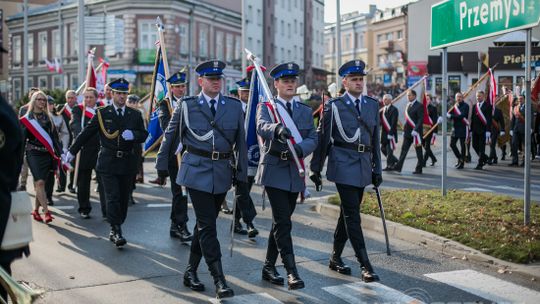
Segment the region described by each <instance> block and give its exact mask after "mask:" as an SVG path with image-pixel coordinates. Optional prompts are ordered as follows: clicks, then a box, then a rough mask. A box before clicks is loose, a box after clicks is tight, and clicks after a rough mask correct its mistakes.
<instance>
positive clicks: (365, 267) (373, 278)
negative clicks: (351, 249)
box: [357, 249, 380, 283]
mask: <svg viewBox="0 0 540 304" xmlns="http://www.w3.org/2000/svg"><path fill="white" fill-rule="evenodd" d="M357 258H358V262H359V263H360V266H361V267H362V281H364V282H366V283H369V282H377V281H379V280H380V279H379V276H378V275H377V274H376V273H375V271H373V267H371V263H370V262H369V258H368V254H367V251H366V249H361V250H360V252H359V253H358V257H357Z"/></svg>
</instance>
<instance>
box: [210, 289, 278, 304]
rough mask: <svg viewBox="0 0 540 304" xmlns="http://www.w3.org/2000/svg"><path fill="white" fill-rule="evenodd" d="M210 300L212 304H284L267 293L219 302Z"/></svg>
mask: <svg viewBox="0 0 540 304" xmlns="http://www.w3.org/2000/svg"><path fill="white" fill-rule="evenodd" d="M209 300H210V303H213V304H220V303H223V304H225V303H227V304H282V303H283V302H281V301H279V300H278V299H276V298H274V297H272V296H271V295H269V294H267V293H265V292H263V293H253V294H246V295H241V296H235V297H232V298H227V299H222V300H218V299H209Z"/></svg>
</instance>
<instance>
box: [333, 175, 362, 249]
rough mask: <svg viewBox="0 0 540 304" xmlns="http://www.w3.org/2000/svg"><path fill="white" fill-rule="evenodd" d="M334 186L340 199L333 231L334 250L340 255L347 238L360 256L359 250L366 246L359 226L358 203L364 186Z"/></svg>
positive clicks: (360, 200)
mask: <svg viewBox="0 0 540 304" xmlns="http://www.w3.org/2000/svg"><path fill="white" fill-rule="evenodd" d="M336 188H337V190H338V193H339V198H340V200H341V205H340V209H341V213H340V214H339V219H338V222H337V226H336V231H335V232H334V251H335V252H336V253H337V254H338V255H341V252H342V251H343V248H344V247H345V243H346V242H347V240H349V241H350V242H351V245H352V247H353V249H354V252H355V254H356V256H357V257H360V250H361V249H365V248H366V244H365V242H364V234H363V233H362V227H361V226H360V204H361V202H362V197H363V196H364V188H363V187H362V188H359V187H354V186H350V185H344V184H336Z"/></svg>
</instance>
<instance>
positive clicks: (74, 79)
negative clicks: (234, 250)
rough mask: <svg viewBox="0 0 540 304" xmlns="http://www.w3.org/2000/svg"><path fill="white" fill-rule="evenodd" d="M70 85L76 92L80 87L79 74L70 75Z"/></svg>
mask: <svg viewBox="0 0 540 304" xmlns="http://www.w3.org/2000/svg"><path fill="white" fill-rule="evenodd" d="M69 84H70V87H71V88H72V89H74V90H76V89H77V87H79V76H77V74H70V75H69Z"/></svg>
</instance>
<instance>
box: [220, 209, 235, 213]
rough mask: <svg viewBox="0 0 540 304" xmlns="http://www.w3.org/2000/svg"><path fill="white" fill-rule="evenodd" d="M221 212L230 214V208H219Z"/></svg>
mask: <svg viewBox="0 0 540 304" xmlns="http://www.w3.org/2000/svg"><path fill="white" fill-rule="evenodd" d="M221 212H223V213H225V214H232V213H233V212H232V210H231V209H229V208H221Z"/></svg>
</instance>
